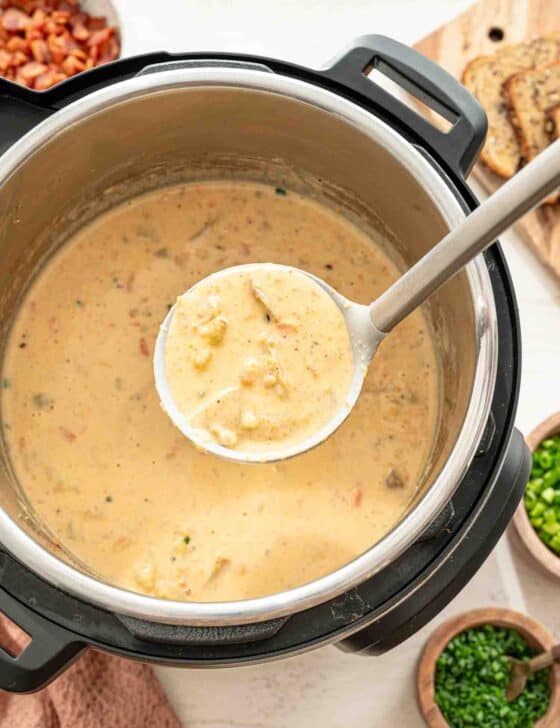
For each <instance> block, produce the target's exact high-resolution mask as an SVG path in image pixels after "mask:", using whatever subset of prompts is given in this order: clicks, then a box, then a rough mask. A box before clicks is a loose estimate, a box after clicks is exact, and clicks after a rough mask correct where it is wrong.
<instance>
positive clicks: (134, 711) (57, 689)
mask: <svg viewBox="0 0 560 728" xmlns="http://www.w3.org/2000/svg"><path fill="white" fill-rule="evenodd" d="M21 644H22V636H21V634H19V630H18V629H17V628H15V627H14V625H13V624H12V623H11V622H9V621H8V620H6V619H5V618H4V617H2V616H1V615H0V645H1V646H2V647H4V648H6V649H8V651H10V652H12V653H13V652H14V651H15V652H16V654H17V647H18V645H21ZM180 726H181V724H180V723H179V720H178V719H177V716H176V715H175V713H174V712H173V710H172V708H171V706H170V705H169V702H168V701H167V697H166V696H165V694H164V692H163V690H162V688H161V686H160V684H159V683H158V681H157V679H156V677H155V675H154V674H153V672H152V670H151V669H150V668H149V667H148V666H147V665H142V664H141V663H138V662H132V661H130V660H124V659H122V658H120V657H113V656H112V655H107V654H104V653H101V652H97V651H95V650H91V649H89V650H86V651H85V652H84V653H83V654H82V655H81V656H80V657H79V658H78V659H77V661H76V662H75V663H74V664H73V665H72V666H71V667H70V668H69V669H68V670H67V671H66V672H64V673H63V674H62V675H61V676H60V677H58V678H57V679H56V680H55V681H54V682H52V683H51V684H50V685H49V686H48V687H46V688H44V689H43V690H41V691H39V692H38V693H33V694H31V695H12V694H10V693H6V692H4V691H2V690H0V728H180Z"/></svg>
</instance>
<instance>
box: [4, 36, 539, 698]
mask: <svg viewBox="0 0 560 728" xmlns="http://www.w3.org/2000/svg"><path fill="white" fill-rule="evenodd" d="M185 61H186V62H189V63H191V64H196V65H200V66H204V65H208V64H212V63H214V64H215V63H220V64H232V65H235V64H252V65H254V66H255V67H260V68H261V69H262V70H263V72H265V71H268V72H272V73H280V74H283V75H287V76H290V77H292V78H300V79H304V80H305V81H306V82H308V83H314V84H318V85H320V86H323V87H327V88H329V89H330V90H331V91H334V92H335V93H338V94H341V95H343V96H345V97H347V98H349V99H351V100H352V101H353V102H354V103H358V104H359V105H361V106H362V107H364V108H366V109H367V110H368V111H370V112H371V113H372V114H376V115H377V116H379V117H380V118H382V119H383V120H384V121H386V122H387V123H388V124H389V125H391V126H392V127H393V128H394V129H395V130H397V131H398V132H399V133H400V134H402V135H403V136H404V137H405V138H407V139H408V140H409V141H410V142H411V143H412V144H414V145H416V146H417V148H418V149H419V150H420V151H421V152H422V153H423V154H424V156H425V157H426V158H427V159H428V160H429V161H430V162H431V163H432V164H433V165H434V166H435V167H436V168H437V169H438V172H439V173H440V174H441V175H442V176H443V177H444V178H445V179H446V180H447V182H448V185H449V187H450V189H452V190H453V192H454V193H455V195H456V196H457V198H458V199H459V200H460V201H461V203H462V204H463V205H464V206H465V208H466V209H473V208H474V207H475V206H476V204H477V203H476V200H475V198H474V197H473V195H472V193H471V192H470V190H469V188H468V187H467V186H466V184H465V182H464V179H463V178H464V175H466V174H467V173H468V171H469V170H470V167H471V166H472V164H473V163H474V161H475V159H476V157H477V155H478V152H479V150H480V147H481V145H482V143H483V140H484V136H485V132H486V124H485V118H484V115H483V114H482V112H481V110H480V107H479V106H478V105H477V104H476V102H475V101H474V100H473V99H471V98H470V97H469V96H468V94H466V92H465V91H464V89H462V87H460V86H459V84H458V83H457V82H456V81H454V80H453V79H451V77H449V76H448V75H447V74H445V72H444V71H442V69H440V68H438V67H437V66H434V64H432V63H431V62H429V61H427V60H426V59H424V58H423V57H422V56H419V55H418V54H417V53H415V52H414V51H412V50H410V49H408V48H405V47H404V46H401V45H399V44H397V43H395V42H394V41H390V40H389V39H385V38H380V37H375V36H369V37H366V38H362V39H360V40H359V41H357V42H356V44H355V45H354V46H353V47H352V48H351V49H350V50H349V51H347V52H345V53H344V54H342V56H341V57H340V58H339V59H338V60H337V61H336V62H335V63H334V64H333V65H332V66H331V68H329V69H328V70H326V71H312V70H308V69H305V68H301V67H299V66H295V65H291V64H288V63H284V62H281V61H276V60H272V59H267V58H254V57H247V56H238V55H224V54H205V53H198V54H185V55H180V56H170V55H168V54H166V53H155V54H150V55H146V56H141V57H137V58H130V59H126V60H122V61H118V62H115V63H113V64H111V65H108V66H104V67H101V68H98V69H95V70H93V71H91V72H89V73H86V74H82V75H80V76H77V77H74V78H72V79H70V80H68V81H67V82H65V83H64V84H61V85H60V86H57V87H55V88H53V89H51V90H50V91H47V92H44V93H40V94H39V93H36V92H33V91H30V90H28V89H25V88H22V87H19V86H16V85H14V84H12V83H10V82H8V81H4V80H0V149H1V150H2V151H3V150H4V149H6V148H7V147H8V146H9V145H10V144H11V143H12V142H14V141H15V140H16V139H17V138H18V137H19V136H21V135H22V134H23V133H25V132H26V131H28V130H30V129H31V128H32V127H33V126H34V125H36V124H37V123H38V122H39V121H41V120H42V119H43V118H46V117H47V116H48V115H50V114H52V113H54V112H56V110H57V109H60V108H62V107H63V106H65V105H66V104H68V103H69V102H71V101H74V100H75V99H77V98H79V97H80V96H83V95H85V94H88V93H90V92H91V91H93V90H96V89H99V88H101V87H103V86H105V85H108V84H111V83H115V82H117V81H120V80H123V79H125V78H130V77H132V76H134V75H136V74H138V73H140V72H142V71H144V72H146V71H145V69H146V68H147V67H152V68H154V69H155V70H158V69H159V68H161V64H170V63H179V62H181V63H183V64H184V63H185ZM373 66H376V67H378V68H379V69H380V70H381V71H382V72H384V73H385V74H386V75H388V76H391V78H393V80H395V81H397V83H399V84H400V85H401V86H402V87H403V88H406V89H407V90H408V91H411V92H412V93H414V95H416V96H417V97H419V98H421V99H422V100H423V101H424V102H425V103H427V104H428V105H429V106H431V107H432V108H434V109H436V110H437V111H438V112H439V113H440V114H442V115H443V116H445V117H446V118H448V119H449V120H450V121H452V122H453V124H454V126H453V128H452V131H451V132H450V133H449V134H447V135H446V134H443V133H442V132H440V131H438V130H436V129H435V128H434V127H432V126H431V125H430V124H429V123H428V122H426V121H425V120H423V119H421V118H420V117H419V116H418V115H417V114H416V113H415V112H414V111H413V110H412V109H410V108H408V107H407V106H405V105H404V104H402V103H401V102H400V101H398V100H397V99H396V98H395V97H393V96H391V95H390V94H388V93H387V92H386V91H384V90H383V89H382V88H381V87H379V86H376V85H375V84H373V83H372V82H371V81H370V80H368V79H367V78H366V76H365V75H364V74H363V70H364V69H366V68H371V67H373ZM263 67H264V68H263ZM149 70H150V69H149ZM485 258H486V262H487V267H488V272H489V275H490V279H491V283H492V288H493V292H494V298H495V302H496V310H497V317H498V330H499V362H498V372H499V373H498V377H497V381H496V389H495V393H494V398H493V402H492V409H491V416H490V418H489V420H488V424H487V427H486V432H485V435H484V438H483V441H482V442H481V444H480V447H479V451H478V454H477V456H476V457H475V459H474V461H473V462H472V464H471V466H470V468H469V470H468V472H467V473H466V474H465V476H464V478H463V480H462V482H461V483H460V485H459V487H458V488H457V490H456V492H455V495H454V496H453V498H452V500H451V502H450V503H449V504H448V506H447V507H446V508H445V509H444V511H443V513H441V514H440V516H439V517H438V518H437V519H436V520H435V521H434V523H432V525H431V526H430V527H429V528H428V530H427V531H426V532H425V533H424V534H423V536H422V537H421V538H420V539H418V540H417V542H416V543H414V544H413V545H412V546H410V547H409V548H408V550H407V551H406V552H405V553H403V554H402V555H401V557H400V558H399V559H397V560H396V561H395V562H393V563H391V564H390V565H389V566H387V567H386V568H384V569H383V570H382V571H381V572H379V573H377V574H376V575H375V576H373V577H372V578H371V579H369V581H367V582H365V583H363V584H361V585H360V586H359V587H357V588H355V589H352V590H351V591H350V592H348V593H347V594H344V595H343V596H340V597H338V598H336V599H334V600H332V601H330V602H328V603H325V604H322V605H320V606H317V607H314V608H312V609H309V610H307V611H304V612H300V613H297V614H294V615H292V616H289V617H285V618H281V619H275V620H272V621H269V622H264V623H260V624H255V625H242V626H239V627H187V626H184V627H178V626H170V625H164V624H156V623H153V622H145V621H141V620H138V619H135V618H131V617H126V616H122V615H118V614H114V613H111V612H108V611H105V610H104V609H101V608H98V607H95V606H93V605H91V604H88V603H85V602H83V601H80V600H78V599H76V598H74V597H73V596H71V595H69V594H68V593H65V592H62V591H60V590H59V589H57V588H55V587H54V586H52V585H50V584H48V583H47V582H45V581H44V580H43V579H41V576H40V575H37V574H35V573H33V572H32V571H30V570H29V569H28V568H26V567H24V566H23V565H21V564H20V563H18V562H17V561H16V560H15V559H14V558H13V557H12V556H10V555H9V554H8V553H5V552H2V551H0V585H1V587H0V611H2V612H4V613H5V614H7V615H8V616H9V617H10V618H11V619H13V621H14V622H16V623H17V624H19V625H20V626H21V627H22V629H24V630H25V631H26V632H28V633H29V635H30V636H31V637H32V641H31V643H30V645H29V647H28V648H27V649H26V650H25V651H24V652H23V653H22V655H21V656H20V657H19V658H11V657H9V656H8V655H6V653H4V652H3V651H2V650H0V687H1V688H4V689H8V690H12V691H28V690H34V689H37V688H38V687H40V686H42V685H44V684H45V683H46V682H48V680H50V679H52V677H54V676H55V675H56V674H57V673H58V672H59V671H60V670H61V669H62V668H63V667H65V666H66V665H67V664H68V663H69V662H70V661H71V660H72V659H73V658H74V657H75V656H76V655H77V654H78V653H79V652H80V651H81V650H82V649H83V647H85V646H87V645H93V646H96V647H99V648H102V649H105V650H109V651H111V652H114V653H118V654H120V655H123V656H125V657H130V658H136V659H141V660H149V661H152V662H160V663H165V664H170V665H177V666H196V667H203V666H216V665H222V666H223V665H230V664H232V665H238V664H241V663H251V662H258V661H264V660H269V659H274V658H279V657H282V656H287V655H292V654H296V653H298V652H301V651H304V650H307V649H310V648H311V647H313V646H318V645H321V644H326V643H328V642H336V643H338V645H339V646H340V647H341V648H342V649H344V650H348V651H353V652H361V653H366V654H380V653H383V652H385V651H386V650H388V649H390V648H392V647H394V646H395V645H397V644H399V643H400V642H402V641H403V640H404V639H406V638H407V637H409V636H410V635H412V634H413V633H414V632H416V631H417V630H418V629H420V628H421V627H422V626H423V625H424V624H426V622H428V621H429V620H430V619H431V618H432V617H434V615H436V614H437V613H438V612H439V611H441V609H443V607H445V605H446V604H447V603H448V602H449V601H450V600H451V599H452V598H453V597H454V596H455V595H456V594H457V593H458V592H459V590H460V589H461V588H462V587H463V586H464V585H465V584H466V583H467V582H468V581H469V579H470V578H471V577H472V575H473V574H474V573H475V571H476V570H477V569H478V567H479V566H480V565H481V564H482V563H483V561H484V560H485V559H486V557H487V556H488V554H489V553H490V551H491V550H492V549H493V547H494V546H495V544H496V542H497V540H498V538H499V537H500V535H501V534H502V533H503V531H504V529H505V527H506V525H507V523H508V521H509V520H510V518H511V516H512V515H513V512H514V510H515V508H516V506H517V504H518V503H519V500H520V498H521V496H522V493H523V489H524V486H525V484H526V482H527V479H528V475H529V470H530V456H529V452H528V450H527V448H526V446H525V444H524V441H523V439H522V437H521V435H520V434H519V433H518V432H517V431H516V430H514V429H513V418H514V414H515V409H516V404H517V396H518V388H519V380H520V362H521V353H520V338H519V337H520V332H519V321H518V317H517V306H516V301H515V296H514V292H513V288H512V284H511V280H510V277H509V273H508V270H507V266H506V264H505V262H504V258H503V255H502V252H501V250H500V248H499V246H498V245H494V246H493V247H492V248H491V249H490V250H488V252H487V253H486V254H485Z"/></svg>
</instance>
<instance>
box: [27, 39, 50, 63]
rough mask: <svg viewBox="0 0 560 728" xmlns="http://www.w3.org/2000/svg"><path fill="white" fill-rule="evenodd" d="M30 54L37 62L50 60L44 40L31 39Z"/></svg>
mask: <svg viewBox="0 0 560 728" xmlns="http://www.w3.org/2000/svg"><path fill="white" fill-rule="evenodd" d="M30 45H31V55H32V56H33V58H34V59H35V60H36V61H38V62H39V63H48V62H49V61H50V60H51V54H50V53H49V47H48V45H47V44H46V43H45V41H44V40H33V41H31V44H30Z"/></svg>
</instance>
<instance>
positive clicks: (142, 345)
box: [140, 337, 150, 356]
mask: <svg viewBox="0 0 560 728" xmlns="http://www.w3.org/2000/svg"><path fill="white" fill-rule="evenodd" d="M140 353H141V354H142V356H150V350H149V349H148V344H147V342H146V339H145V338H144V337H142V338H141V339H140Z"/></svg>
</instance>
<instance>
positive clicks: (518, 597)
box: [115, 0, 560, 728]
mask: <svg viewBox="0 0 560 728" xmlns="http://www.w3.org/2000/svg"><path fill="white" fill-rule="evenodd" d="M115 2H116V5H117V8H118V9H119V11H120V13H121V19H122V21H123V26H124V53H125V54H126V55H132V54H136V53H142V52H146V51H150V50H163V49H166V50H170V51H194V50H208V51H220V50H221V51H238V52H246V53H255V54H262V55H268V56H272V57H277V58H285V59H288V60H291V61H295V62H297V63H301V64H304V65H309V66H315V67H319V66H322V65H324V64H325V63H326V61H327V60H328V59H329V58H332V57H333V56H334V55H335V54H336V53H337V52H338V51H339V50H340V49H341V48H343V47H345V46H346V45H347V44H348V43H349V42H350V41H351V40H352V39H353V38H355V37H356V36H359V35H363V34H365V33H384V34H387V35H391V36H393V37H395V38H397V39H399V40H401V41H404V42H407V43H412V42H414V41H415V40H417V39H419V38H420V37H422V36H423V35H426V34H427V33H428V32H429V31H430V30H432V29H433V28H436V27H437V26H439V25H441V24H442V23H443V22H445V20H446V19H448V18H451V17H453V16H454V15H456V14H457V13H459V12H460V11H461V10H463V9H464V8H466V7H467V6H468V5H470V4H471V2H470V1H469V0H422V2H419V1H418V0H297V1H296V0H198V2H197V1H196V0H159V2H154V1H153V0H115ZM519 2H521V0H519ZM502 242H503V245H504V249H505V253H506V256H507V259H508V262H509V265H510V270H511V273H512V276H513V280H514V284H515V288H516V292H517V297H518V303H519V310H520V315H521V325H522V330H523V352H524V357H523V379H522V387H521V398H520V403H519V410H518V418H517V424H518V427H519V428H520V429H521V430H522V431H524V432H528V431H529V430H530V429H532V428H533V427H534V426H535V425H536V424H538V422H539V421H540V420H542V419H544V418H545V417H546V416H548V415H549V414H551V413H552V412H553V411H554V410H558V409H560V384H559V377H558V371H559V363H560V336H559V335H558V332H560V305H559V304H560V286H559V285H558V284H556V283H555V282H554V281H553V279H552V278H551V276H549V275H548V274H547V273H546V271H545V270H544V269H543V268H542V267H541V266H540V265H539V263H537V262H536V261H535V259H534V258H533V256H532V255H531V254H530V253H529V252H528V251H527V249H526V248H525V247H524V245H523V244H522V242H521V240H520V239H519V238H518V236H517V235H515V234H513V233H510V234H508V235H504V236H503V237H502ZM558 593H559V587H558V584H557V583H554V582H553V581H551V580H550V579H549V578H548V577H546V576H544V575H542V574H540V573H539V572H537V571H535V570H534V569H532V568H531V562H530V561H529V560H528V559H527V558H526V557H525V555H524V554H523V553H522V552H520V551H518V549H516V548H513V549H512V547H511V542H510V539H509V538H507V537H504V538H503V539H502V541H501V542H500V544H499V546H498V547H497V548H496V550H495V551H494V553H493V554H492V555H491V557H490V558H489V559H488V561H487V562H486V564H485V565H484V566H483V568H482V569H481V570H480V571H479V572H478V574H477V575H476V576H475V578H474V579H473V580H472V581H471V582H470V584H469V585H468V586H467V587H466V588H465V589H464V590H463V591H462V592H461V594H460V595H459V596H458V597H457V598H456V599H455V600H454V602H452V604H450V605H449V606H448V607H447V609H446V610H445V612H444V615H442V616H440V617H438V620H439V619H442V618H443V617H444V616H447V615H448V614H449V613H455V612H461V611H464V610H466V609H470V608H473V607H479V606H489V605H496V606H509V607H513V608H517V609H521V610H522V611H527V612H528V613H529V614H531V615H532V616H533V617H535V618H537V619H540V620H541V621H543V622H544V623H545V624H547V625H548V626H549V627H550V628H552V629H553V630H555V631H556V633H557V634H558V635H559V636H560V610H558V606H557V605H558ZM436 621H437V620H434V622H433V623H431V624H430V625H428V626H427V627H425V628H424V629H423V630H422V631H421V632H420V633H419V634H417V635H415V636H414V637H412V638H411V639H409V640H408V641H407V642H405V643H404V644H403V645H401V646H400V647H398V648H397V649H395V650H393V651H392V652H390V653H389V654H387V655H384V656H383V657H377V658H366V657H357V656H354V655H347V654H343V653H341V652H339V651H338V650H337V649H336V648H334V647H327V648H323V649H320V650H317V651H315V652H313V653H309V654H307V655H304V656H302V657H296V658H291V659H289V660H284V661H281V662H276V663H269V664H266V665H259V666H254V667H244V668H235V669H227V670H176V669H171V668H158V669H157V673H158V675H159V677H160V679H161V681H162V684H163V685H164V688H165V689H166V691H167V692H168V694H169V696H170V698H171V700H172V702H173V705H174V707H175V708H176V710H177V713H178V714H179V716H180V718H181V719H182V721H183V722H184V725H185V726H193V727H196V726H204V727H205V728H228V727H235V728H315V727H317V728H319V726H320V727H321V728H348V726H352V728H366V726H368V727H369V726H374V727H376V728H377V727H383V728H385V726H387V727H388V728H389V727H391V726H396V725H400V726H403V727H406V728H415V727H416V726H418V727H420V726H421V725H423V723H422V721H421V719H420V717H419V714H418V712H417V709H416V705H415V697H414V681H413V677H414V667H415V662H416V659H417V656H418V654H419V650H420V649H421V646H422V645H423V643H424V641H425V640H426V637H427V635H428V634H430V632H431V631H432V630H433V627H434V624H435V622H436ZM154 728H156V727H154Z"/></svg>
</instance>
